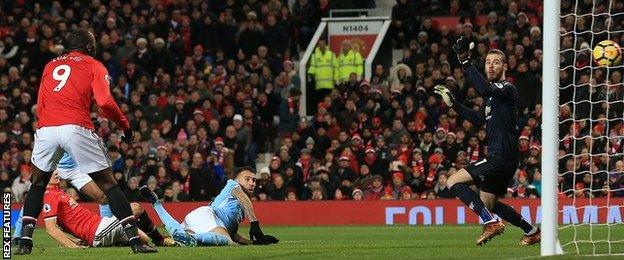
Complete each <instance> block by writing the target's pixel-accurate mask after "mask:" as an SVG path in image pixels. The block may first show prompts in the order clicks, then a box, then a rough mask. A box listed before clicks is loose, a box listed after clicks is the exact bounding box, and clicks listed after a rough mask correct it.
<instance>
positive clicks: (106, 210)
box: [100, 204, 113, 218]
mask: <svg viewBox="0 0 624 260" xmlns="http://www.w3.org/2000/svg"><path fill="white" fill-rule="evenodd" d="M100 216H101V217H109V218H110V217H112V216H113V212H112V211H111V208H110V205H108V204H100Z"/></svg>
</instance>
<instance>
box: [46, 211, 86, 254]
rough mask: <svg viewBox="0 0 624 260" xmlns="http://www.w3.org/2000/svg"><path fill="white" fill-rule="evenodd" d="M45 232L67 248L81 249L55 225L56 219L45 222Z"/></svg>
mask: <svg viewBox="0 0 624 260" xmlns="http://www.w3.org/2000/svg"><path fill="white" fill-rule="evenodd" d="M45 227H46V232H47V233H48V235H50V236H51V237H52V238H54V239H55V240H56V241H58V242H59V243H61V245H63V246H64V247H67V248H82V247H81V246H79V245H78V244H76V242H75V241H74V240H72V239H71V238H70V237H69V236H68V235H67V234H65V232H63V230H61V229H60V228H59V227H58V226H57V225H56V218H49V219H46V220H45Z"/></svg>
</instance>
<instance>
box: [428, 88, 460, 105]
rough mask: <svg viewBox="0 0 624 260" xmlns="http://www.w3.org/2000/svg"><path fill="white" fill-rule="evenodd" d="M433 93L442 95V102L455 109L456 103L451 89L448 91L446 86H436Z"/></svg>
mask: <svg viewBox="0 0 624 260" xmlns="http://www.w3.org/2000/svg"><path fill="white" fill-rule="evenodd" d="M433 89H434V90H433V92H434V93H436V94H438V95H440V97H442V101H444V103H446V105H447V106H448V107H453V103H455V97H454V96H453V93H452V92H451V90H450V89H448V88H447V87H446V86H444V85H436V86H435V87H433Z"/></svg>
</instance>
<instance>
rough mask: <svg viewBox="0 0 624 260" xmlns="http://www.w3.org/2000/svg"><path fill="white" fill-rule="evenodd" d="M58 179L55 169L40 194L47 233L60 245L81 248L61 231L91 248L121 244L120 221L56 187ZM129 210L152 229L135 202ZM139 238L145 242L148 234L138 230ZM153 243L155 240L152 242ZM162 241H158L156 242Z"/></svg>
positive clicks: (124, 241)
mask: <svg viewBox="0 0 624 260" xmlns="http://www.w3.org/2000/svg"><path fill="white" fill-rule="evenodd" d="M59 184H60V179H59V175H58V173H57V171H54V172H53V173H52V177H51V178H50V182H49V183H48V186H47V187H46V191H45V194H44V196H43V213H42V217H43V218H44V220H45V229H46V232H47V233H48V235H50V236H51V237H52V238H54V239H55V240H56V241H58V242H59V243H60V244H61V245H63V246H64V247H69V248H78V247H81V244H82V243H80V241H78V240H77V239H74V238H72V237H70V236H68V235H67V234H66V233H65V232H68V233H70V234H71V235H73V236H75V237H77V238H80V240H82V241H83V242H84V243H86V244H87V245H89V246H93V247H109V246H118V245H119V246H121V245H126V244H128V242H129V240H128V237H127V236H126V233H125V232H124V230H123V227H122V226H121V223H120V221H119V220H118V219H117V218H115V217H114V216H112V217H102V216H99V215H97V214H95V213H93V212H91V211H89V210H88V209H87V208H85V207H83V206H82V205H80V204H78V202H76V201H75V200H74V199H72V198H71V197H70V196H69V195H68V194H67V193H65V192H64V191H63V190H61V189H60V187H59ZM130 206H131V208H132V213H133V215H134V217H135V218H136V219H137V220H138V223H139V225H142V224H143V225H149V226H143V227H142V229H146V230H153V229H154V226H153V224H152V221H151V220H150V219H149V218H148V217H147V214H145V211H143V208H141V205H139V204H138V203H131V204H130ZM138 233H139V239H141V241H142V242H143V243H146V244H147V243H148V241H149V237H148V236H147V235H146V234H145V233H144V232H143V231H142V230H139V232H138ZM155 242H157V241H155ZM159 243H162V242H159Z"/></svg>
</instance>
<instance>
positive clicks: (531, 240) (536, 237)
mask: <svg viewBox="0 0 624 260" xmlns="http://www.w3.org/2000/svg"><path fill="white" fill-rule="evenodd" d="M541 240H542V231H541V230H540V229H539V228H537V231H536V232H535V233H533V235H524V236H522V239H520V245H523V246H529V245H533V244H536V243H539V242H540V241H541Z"/></svg>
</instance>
